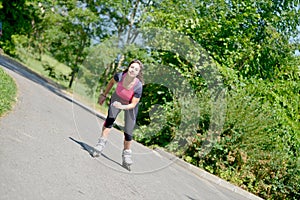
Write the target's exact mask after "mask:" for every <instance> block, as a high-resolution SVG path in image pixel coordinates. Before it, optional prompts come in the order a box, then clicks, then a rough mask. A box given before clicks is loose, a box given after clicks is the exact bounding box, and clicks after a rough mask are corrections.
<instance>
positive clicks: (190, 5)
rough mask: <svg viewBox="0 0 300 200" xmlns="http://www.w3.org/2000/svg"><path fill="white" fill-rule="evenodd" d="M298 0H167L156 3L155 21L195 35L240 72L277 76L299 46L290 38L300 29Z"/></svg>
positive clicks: (220, 60)
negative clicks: (298, 27) (299, 27)
mask: <svg viewBox="0 0 300 200" xmlns="http://www.w3.org/2000/svg"><path fill="white" fill-rule="evenodd" d="M297 6H299V2H298V4H297V2H296V1H292V0H287V1H272V0H268V1H253V0H247V1H240V0H232V1H219V0H215V1H214V0H213V1H212V0H204V1H193V2H191V1H184V2H183V1H163V2H162V3H161V4H160V6H157V7H152V8H151V12H149V14H150V15H151V21H150V25H151V26H157V27H165V28H166V29H172V30H177V31H179V32H180V33H183V34H186V35H189V36H190V37H191V38H192V39H193V40H194V41H196V42H197V43H199V44H200V45H201V46H202V47H203V48H204V49H205V50H206V51H207V52H208V54H209V55H210V56H211V57H212V58H213V59H214V60H215V61H216V62H218V63H219V64H221V65H222V66H225V67H226V68H229V69H234V72H235V74H237V75H239V76H246V77H253V76H256V77H259V78H263V79H266V78H268V79H273V78H276V77H278V74H280V71H281V70H282V69H283V68H285V67H286V66H287V65H288V63H289V62H290V61H291V60H293V59H294V52H295V50H296V49H299V41H295V42H294V43H291V42H290V40H291V38H296V36H297V35H298V34H299V30H298V29H297V26H299V23H300V21H299V16H300V15H299V9H297ZM227 71H228V70H227ZM226 78H228V77H226Z"/></svg>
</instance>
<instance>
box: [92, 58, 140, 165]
mask: <svg viewBox="0 0 300 200" xmlns="http://www.w3.org/2000/svg"><path fill="white" fill-rule="evenodd" d="M114 84H117V87H116V90H115V91H114V93H113V94H112V96H111V99H110V104H109V109H108V115H107V118H106V120H105V122H104V124H103V128H102V135H101V137H100V139H99V141H98V143H97V144H96V146H95V147H94V149H95V150H94V151H93V153H92V156H94V157H97V156H99V155H100V154H101V152H102V151H103V149H104V147H105V145H106V143H107V137H108V134H109V132H110V130H111V128H112V126H113V123H114V121H115V120H116V118H117V116H118V114H119V113H120V111H121V110H124V112H125V115H124V116H125V128H124V149H123V153H122V159H123V165H125V166H127V167H129V166H130V165H131V164H132V159H131V149H130V146H131V141H132V136H133V129H134V126H135V122H136V117H137V113H138V103H139V101H140V98H141V97H142V90H143V64H142V62H141V61H139V60H133V61H131V62H130V63H129V65H128V68H127V69H126V70H125V71H123V72H120V73H117V74H115V75H114V77H113V78H112V79H111V80H110V81H109V83H108V85H107V86H106V89H105V91H104V93H103V94H101V95H100V96H99V99H98V103H99V104H100V105H102V104H103V103H104V101H105V99H106V97H107V94H108V93H109V91H110V90H111V88H112V87H113V85H114Z"/></svg>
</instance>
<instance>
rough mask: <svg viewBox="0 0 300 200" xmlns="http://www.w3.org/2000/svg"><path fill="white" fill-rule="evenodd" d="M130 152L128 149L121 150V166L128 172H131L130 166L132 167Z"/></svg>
mask: <svg viewBox="0 0 300 200" xmlns="http://www.w3.org/2000/svg"><path fill="white" fill-rule="evenodd" d="M131 153H132V151H131V150H130V149H125V150H123V153H122V160H123V162H122V165H123V167H125V168H126V169H127V170H128V171H131V169H130V166H131V165H132V163H133V161H132V156H131Z"/></svg>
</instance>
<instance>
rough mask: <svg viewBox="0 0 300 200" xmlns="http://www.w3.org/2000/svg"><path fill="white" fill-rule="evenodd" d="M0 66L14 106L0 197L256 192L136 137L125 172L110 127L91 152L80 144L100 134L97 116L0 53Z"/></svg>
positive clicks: (238, 199)
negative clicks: (12, 89) (99, 148)
mask: <svg viewBox="0 0 300 200" xmlns="http://www.w3.org/2000/svg"><path fill="white" fill-rule="evenodd" d="M0 65H1V67H2V68H4V69H5V70H6V71H7V73H8V74H10V75H11V76H12V77H13V78H14V79H15V81H16V83H17V85H18V97H17V99H18V101H17V103H16V105H15V106H14V109H13V110H12V111H11V112H9V113H8V114H6V115H5V116H4V117H2V118H1V119H0V177H1V179H0V180H1V182H0V184H1V187H0V199H1V200H6V199H7V200H19V199H28V200H35V199H37V200H41V199H47V200H52V199H53V200H54V199H55V200H58V199H63V200H68V199H70V200H76V199H85V200H89V199H109V200H111V199H116V200H119V199H124V200H125V199H126V200H128V199H131V200H135V199H138V200H140V199H143V200H144V199H145V200H147V199H149V200H156V199H158V200H159V199H162V200H166V199H170V200H171V199H172V200H176V199H178V200H185V199H187V200H194V199H199V200H204V199H205V200H208V199H213V200H215V199H224V200H225V199H226V200H244V199H259V198H257V197H256V196H254V195H251V194H250V193H247V192H245V191H243V190H241V189H239V188H237V187H234V186H232V185H231V184H229V183H227V182H225V181H222V180H219V181H218V180H217V179H213V178H211V177H213V176H210V175H208V176H201V173H202V174H203V171H201V170H200V172H201V173H195V170H194V171H193V170H190V169H189V168H188V167H187V166H189V165H188V164H184V162H183V161H178V159H176V158H169V157H166V156H165V154H164V153H161V152H158V151H153V150H151V149H149V148H147V147H144V146H142V145H141V144H138V143H136V142H134V143H133V146H132V150H133V152H134V154H133V156H134V157H133V158H134V165H133V166H132V172H128V171H127V170H126V169H124V168H123V167H122V166H121V165H120V163H121V149H122V139H123V136H122V133H121V132H119V131H118V130H115V129H114V130H113V131H112V132H111V134H110V136H109V144H108V146H107V148H106V149H105V150H104V152H103V156H101V157H99V158H92V157H91V156H90V155H89V153H88V152H87V151H86V149H88V148H89V146H92V145H94V144H95V143H96V141H97V139H98V137H99V135H100V129H101V126H102V124H103V119H102V118H101V116H102V115H101V114H99V113H96V112H94V111H93V110H92V109H90V108H88V107H85V106H84V105H82V104H80V103H79V102H77V101H76V100H75V99H72V97H69V96H66V95H65V94H64V93H63V92H61V91H60V90H59V89H57V88H56V87H54V86H53V85H52V84H50V83H48V82H47V81H45V80H44V79H41V78H40V77H38V76H36V75H35V74H33V73H31V72H29V71H27V70H25V69H24V68H22V67H21V66H19V65H18V64H17V63H14V62H11V61H10V60H8V59H6V58H4V57H2V56H0ZM180 163H181V164H180ZM185 166H186V167H185ZM199 174H200V175H199Z"/></svg>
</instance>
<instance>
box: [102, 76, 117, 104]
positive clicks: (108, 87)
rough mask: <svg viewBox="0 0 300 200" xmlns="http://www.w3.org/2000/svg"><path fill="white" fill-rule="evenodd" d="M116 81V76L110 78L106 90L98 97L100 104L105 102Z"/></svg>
mask: <svg viewBox="0 0 300 200" xmlns="http://www.w3.org/2000/svg"><path fill="white" fill-rule="evenodd" d="M115 83H116V81H115V79H114V78H112V79H110V81H109V82H108V84H107V86H106V88H105V90H104V92H103V93H102V94H100V96H99V98H98V103H99V104H100V105H102V104H103V103H104V101H105V99H106V96H107V94H108V93H109V91H110V90H111V88H112V87H113V86H114V84H115Z"/></svg>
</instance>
